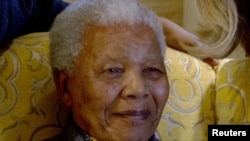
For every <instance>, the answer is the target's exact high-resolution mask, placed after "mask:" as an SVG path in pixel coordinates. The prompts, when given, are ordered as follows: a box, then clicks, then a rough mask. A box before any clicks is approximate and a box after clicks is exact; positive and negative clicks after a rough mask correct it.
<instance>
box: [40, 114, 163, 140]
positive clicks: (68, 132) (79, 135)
mask: <svg viewBox="0 0 250 141" xmlns="http://www.w3.org/2000/svg"><path fill="white" fill-rule="evenodd" d="M68 121H69V122H68V123H69V125H67V126H66V128H64V130H63V132H62V133H60V134H59V135H56V136H54V137H52V138H50V139H46V140H44V141H91V136H89V135H88V133H86V132H82V130H81V129H80V128H79V127H78V126H77V125H76V124H75V123H74V121H73V120H72V118H69V120H68ZM149 141H159V140H158V139H157V138H156V137H155V135H153V136H152V137H151V138H150V139H149Z"/></svg>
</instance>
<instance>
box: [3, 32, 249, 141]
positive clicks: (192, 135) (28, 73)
mask: <svg viewBox="0 0 250 141" xmlns="http://www.w3.org/2000/svg"><path fill="white" fill-rule="evenodd" d="M165 65H166V69H167V72H168V77H169V82H170V96H169V99H168V102H167V103H166V106H165V109H164V112H163V115H162V119H161V121H160V124H159V126H158V128H157V131H156V134H157V136H158V138H159V139H161V141H176V140H179V141H200V140H204V141H206V140H207V125H208V124H222V123H223V124H225V123H227V124H236V123H237V124H247V123H250V122H249V121H250V113H249V108H250V95H249V94H250V89H249V88H248V87H249V84H250V75H249V74H250V73H249V72H250V60H249V59H246V60H243V61H229V62H227V63H224V65H221V66H219V68H218V69H214V68H212V67H210V66H209V65H208V64H206V63H204V62H203V61H201V60H199V59H196V58H194V57H192V56H190V55H188V54H185V53H183V52H179V51H177V50H174V49H171V48H168V49H167V53H166V58H165ZM238 78H242V79H238ZM65 111H66V110H65V109H64V107H62V106H61V103H60V100H59V99H58V97H57V94H56V90H55V85H54V81H53V77H52V72H51V67H50V60H49V38H48V33H47V32H44V33H32V34H28V35H24V36H22V37H19V38H16V39H15V40H13V43H12V44H11V45H10V46H9V48H7V49H1V50H0V140H1V141H40V140H42V139H45V138H48V137H51V136H53V135H55V134H57V133H59V132H60V130H61V127H62V126H63V125H64V121H65V115H66V112H65Z"/></svg>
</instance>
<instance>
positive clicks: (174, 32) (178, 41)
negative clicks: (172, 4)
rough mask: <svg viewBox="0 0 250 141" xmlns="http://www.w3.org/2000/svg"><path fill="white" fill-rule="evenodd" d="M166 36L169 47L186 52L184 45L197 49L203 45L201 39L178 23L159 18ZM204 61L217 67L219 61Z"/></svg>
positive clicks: (208, 59) (213, 59)
mask: <svg viewBox="0 0 250 141" xmlns="http://www.w3.org/2000/svg"><path fill="white" fill-rule="evenodd" d="M158 18H159V20H160V22H161V24H162V27H163V30H164V34H165V36H166V43H167V45H168V46H169V47H172V48H175V49H177V50H180V51H183V52H186V51H185V50H184V49H183V48H182V45H183V44H185V45H186V46H189V47H197V46H199V45H200V44H201V41H200V40H199V37H197V36H196V35H194V34H192V33H190V32H188V31H186V30H185V29H183V28H182V27H180V26H179V25H177V24H176V23H174V22H173V21H171V20H168V19H166V18H163V17H158ZM204 61H205V62H206V63H208V64H210V65H211V66H217V65H218V64H219V61H218V60H217V59H215V58H211V57H209V58H206V59H204Z"/></svg>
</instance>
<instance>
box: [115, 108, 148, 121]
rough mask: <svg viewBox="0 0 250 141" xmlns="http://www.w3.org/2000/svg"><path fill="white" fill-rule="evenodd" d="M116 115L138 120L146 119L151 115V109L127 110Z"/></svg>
mask: <svg viewBox="0 0 250 141" xmlns="http://www.w3.org/2000/svg"><path fill="white" fill-rule="evenodd" d="M114 115H116V116H120V117H124V118H132V119H137V120H144V119H147V118H148V117H149V116H151V111H150V110H138V111H137V110H127V111H122V112H117V113H115V114H114Z"/></svg>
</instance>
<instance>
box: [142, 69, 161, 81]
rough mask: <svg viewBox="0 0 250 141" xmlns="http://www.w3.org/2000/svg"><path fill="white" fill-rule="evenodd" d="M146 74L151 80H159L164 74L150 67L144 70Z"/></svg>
mask: <svg viewBox="0 0 250 141" xmlns="http://www.w3.org/2000/svg"><path fill="white" fill-rule="evenodd" d="M144 74H145V75H146V76H147V77H149V78H153V79H158V78H160V77H161V76H162V74H163V72H162V71H161V70H160V69H158V68H154V67H149V68H146V69H145V70H144Z"/></svg>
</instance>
